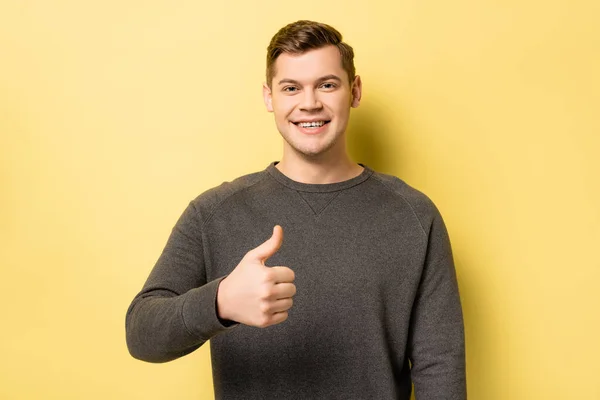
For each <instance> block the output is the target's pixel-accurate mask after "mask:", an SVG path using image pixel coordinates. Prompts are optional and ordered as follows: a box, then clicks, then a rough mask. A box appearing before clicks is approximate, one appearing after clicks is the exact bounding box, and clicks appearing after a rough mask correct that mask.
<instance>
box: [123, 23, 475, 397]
mask: <svg viewBox="0 0 600 400" xmlns="http://www.w3.org/2000/svg"><path fill="white" fill-rule="evenodd" d="M353 58H354V53H353V50H352V48H351V47H350V46H349V45H348V44H346V43H344V42H343V41H342V37H341V35H340V33H339V32H338V31H337V30H335V29H334V28H332V27H330V26H328V25H325V24H321V23H316V22H312V21H298V22H295V23H293V24H290V25H287V26H285V27H284V28H282V29H281V30H280V31H279V32H278V33H277V34H276V35H275V36H274V37H273V39H272V40H271V43H270V45H269V48H268V54H267V79H266V82H265V84H264V86H263V95H264V102H265V105H266V108H267V110H268V111H270V112H272V113H273V115H274V117H275V123H276V125H277V129H278V130H279V132H280V133H281V135H282V137H283V139H284V140H283V145H284V147H283V154H282V157H281V160H280V161H279V162H273V163H271V164H269V165H268V166H267V168H266V169H265V170H264V171H261V172H257V173H253V174H250V175H245V176H243V177H240V178H238V179H236V180H234V181H232V182H228V183H224V184H222V185H221V186H219V187H216V188H213V189H211V190H209V191H207V192H205V193H203V194H201V195H200V196H198V197H197V198H196V199H194V200H193V201H192V202H191V203H190V204H189V206H188V207H187V208H186V210H185V211H184V212H183V214H182V216H181V217H180V219H179V220H178V221H177V223H176V225H175V227H174V228H173V231H172V233H171V236H170V237H169V240H168V242H167V245H166V246H165V248H164V250H163V252H162V254H161V256H160V258H159V260H158V261H157V263H156V265H155V267H154V269H153V270H152V272H151V274H150V276H149V278H148V280H147V281H146V284H145V285H144V287H143V289H142V291H141V292H140V293H139V294H138V295H137V296H136V297H135V299H134V300H133V302H132V304H131V306H130V307H129V310H128V312H127V320H126V328H127V344H128V347H129V350H130V352H131V354H132V355H133V356H134V357H136V358H139V359H142V360H146V361H150V362H165V361H169V360H173V359H176V358H178V357H181V356H184V355H186V354H188V353H190V352H192V351H194V350H195V349H197V348H198V347H200V346H201V345H203V344H204V343H205V342H206V341H207V340H209V339H210V343H211V356H212V366H213V377H214V390H215V396H216V398H218V399H220V398H224V399H409V398H410V394H411V390H412V384H413V383H414V387H415V393H416V397H417V399H418V400H425V399H465V398H466V388H465V386H466V385H465V360H464V357H465V354H464V333H463V320H462V311H461V305H460V299H459V295H458V287H457V282H456V276H455V270H454V264H453V261H452V253H451V249H450V243H449V239H448V235H447V231H446V228H445V226H444V223H443V220H442V218H441V216H440V214H439V212H438V210H437V209H436V207H435V205H434V204H433V203H432V202H431V201H430V200H429V199H428V198H427V197H426V196H425V195H423V194H422V193H420V192H419V191H417V190H415V189H413V188H411V187H410V186H408V185H407V184H406V183H404V182H403V181H402V180H400V179H398V178H396V177H393V176H390V175H385V174H381V173H378V172H375V171H373V170H371V169H370V168H369V167H367V166H365V165H362V164H357V163H355V162H353V161H352V160H351V158H350V157H349V155H348V153H347V151H346V128H347V125H348V120H349V116H350V109H351V108H352V107H357V106H358V105H359V104H360V99H361V92H362V84H361V80H360V77H359V76H357V75H356V74H355V70H354V62H353ZM374 134H375V132H374ZM284 231H285V239H284ZM269 236H270V237H269ZM267 264H268V266H267Z"/></svg>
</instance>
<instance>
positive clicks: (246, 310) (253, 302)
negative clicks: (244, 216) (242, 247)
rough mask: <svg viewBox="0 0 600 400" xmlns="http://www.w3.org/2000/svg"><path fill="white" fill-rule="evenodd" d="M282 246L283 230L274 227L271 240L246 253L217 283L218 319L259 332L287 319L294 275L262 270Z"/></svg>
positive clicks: (285, 270)
mask: <svg viewBox="0 0 600 400" xmlns="http://www.w3.org/2000/svg"><path fill="white" fill-rule="evenodd" d="M282 243H283V229H282V228H281V226H279V225H276V226H275V228H273V235H272V236H271V238H270V239H268V240H267V241H266V242H264V243H263V244H261V245H260V246H258V247H257V248H255V249H252V250H250V251H249V252H248V253H246V255H245V256H244V258H242V260H241V261H240V263H239V264H238V265H237V266H236V267H235V269H234V270H233V271H232V272H231V273H230V274H229V275H228V276H227V277H226V278H225V279H223V280H222V281H221V283H220V285H219V289H218V292H217V313H218V315H219V317H220V318H221V319H226V320H230V321H236V322H239V323H242V324H245V325H251V326H256V327H259V328H266V327H267V326H271V325H275V324H279V323H281V322H283V321H285V320H286V319H287V317H288V310H289V309H290V308H291V307H292V303H293V300H292V297H293V296H294V295H295V294H296V285H294V284H293V282H294V271H292V270H291V269H289V268H287V267H267V266H265V262H266V261H267V259H268V258H269V257H271V256H272V255H273V254H275V253H276V252H277V250H279V248H280V247H281V244H282Z"/></svg>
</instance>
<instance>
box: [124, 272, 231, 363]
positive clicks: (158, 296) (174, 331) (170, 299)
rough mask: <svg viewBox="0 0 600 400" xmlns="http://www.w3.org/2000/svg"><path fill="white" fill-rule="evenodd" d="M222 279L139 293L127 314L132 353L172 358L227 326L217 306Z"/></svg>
mask: <svg viewBox="0 0 600 400" xmlns="http://www.w3.org/2000/svg"><path fill="white" fill-rule="evenodd" d="M219 283H220V279H218V280H214V281H212V282H209V283H207V284H205V285H203V286H202V287H199V288H195V289H191V290H189V291H188V292H186V293H183V294H181V295H175V294H174V293H172V292H169V291H166V290H161V289H145V290H143V291H142V292H141V293H140V294H138V295H137V296H136V298H135V299H134V300H133V302H132V303H131V306H130V307H129V310H128V311H127V317H126V337H127V347H128V349H129V352H130V353H131V355H132V356H133V357H135V358H137V359H140V360H144V361H148V362H157V363H158V362H166V361H171V360H174V359H176V358H179V357H181V356H184V355H186V354H189V353H191V352H192V351H194V350H196V349H197V348H198V347H200V346H202V345H203V344H204V343H205V342H206V341H207V340H208V339H210V338H211V337H213V336H214V335H216V334H218V333H220V332H222V331H224V330H226V329H227V327H225V326H223V325H222V324H221V322H220V321H219V320H218V318H217V313H216V309H215V307H216V305H215V299H216V293H217V288H218V285H219Z"/></svg>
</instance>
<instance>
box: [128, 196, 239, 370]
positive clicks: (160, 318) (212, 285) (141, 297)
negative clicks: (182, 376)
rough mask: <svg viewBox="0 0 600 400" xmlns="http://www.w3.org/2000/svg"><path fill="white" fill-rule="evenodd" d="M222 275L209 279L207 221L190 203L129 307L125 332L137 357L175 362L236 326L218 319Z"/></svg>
mask: <svg viewBox="0 0 600 400" xmlns="http://www.w3.org/2000/svg"><path fill="white" fill-rule="evenodd" d="M222 279H223V278H222V277H221V278H219V279H215V280H213V281H210V282H207V281H206V271H205V265H204V253H203V246H202V235H201V220H200V218H199V214H198V212H197V210H196V208H195V207H194V205H193V203H190V204H189V206H188V207H187V208H186V209H185V211H184V212H183V214H182V215H181V217H180V218H179V220H178V221H177V223H176V224H175V226H174V228H173V230H172V232H171V235H170V237H169V239H168V241H167V244H166V246H165V248H164V250H163V252H162V254H161V256H160V257H159V259H158V261H157V262H156V265H155V266H154V268H153V270H152V272H151V273H150V276H149V277H148V279H147V281H146V283H145V284H144V287H143V288H142V290H141V292H140V293H139V294H138V295H137V296H135V298H134V299H133V301H132V303H131V305H130V306H129V309H128V310H127V316H126V321H125V330H126V339H127V347H128V349H129V352H130V353H131V355H132V356H133V357H135V358H137V359H140V360H144V361H149V362H166V361H171V360H174V359H176V358H179V357H181V356H184V355H186V354H188V353H191V352H192V351H194V350H196V349H197V348H199V347H200V346H202V344H204V342H206V341H207V340H208V339H210V338H211V337H213V336H214V335H216V334H218V333H221V332H223V331H225V330H227V329H230V328H231V327H233V326H225V325H223V323H222V321H221V320H220V319H219V318H218V317H217V309H216V296H217V289H218V286H219V283H220V282H221V280H222ZM234 326H235V325H234Z"/></svg>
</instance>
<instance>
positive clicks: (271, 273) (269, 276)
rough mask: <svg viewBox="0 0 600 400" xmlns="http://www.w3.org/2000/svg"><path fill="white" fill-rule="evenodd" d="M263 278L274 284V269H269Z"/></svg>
mask: <svg viewBox="0 0 600 400" xmlns="http://www.w3.org/2000/svg"><path fill="white" fill-rule="evenodd" d="M263 278H264V279H265V281H267V282H273V281H275V271H273V270H272V269H270V268H269V269H267V270H266V271H265V273H264V275H263Z"/></svg>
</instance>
